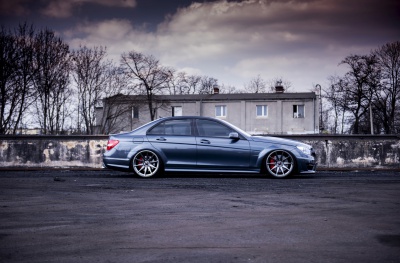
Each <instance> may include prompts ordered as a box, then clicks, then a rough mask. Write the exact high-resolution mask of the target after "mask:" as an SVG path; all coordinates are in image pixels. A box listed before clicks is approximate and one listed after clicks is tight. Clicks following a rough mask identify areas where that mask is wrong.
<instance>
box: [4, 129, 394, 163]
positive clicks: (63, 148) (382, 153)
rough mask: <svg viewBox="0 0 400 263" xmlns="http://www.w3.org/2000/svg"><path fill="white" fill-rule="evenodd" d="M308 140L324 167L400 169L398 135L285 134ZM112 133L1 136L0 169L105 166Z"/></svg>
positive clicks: (283, 136)
mask: <svg viewBox="0 0 400 263" xmlns="http://www.w3.org/2000/svg"><path fill="white" fill-rule="evenodd" d="M279 137H282V138H288V139H293V140H298V141H302V142H305V143H308V144H310V145H312V146H313V147H314V149H315V150H316V153H317V162H318V167H319V168H320V169H338V170H340V169H344V170H348V169H349V170H354V169H390V170H399V169H400V136H398V135H375V136H374V135H363V136H359V135H335V136H332V135H281V136H279ZM107 138H108V136H74V135H71V136H39V135H37V136H27V135H21V136H0V169H31V168H45V169H51V168H66V169H71V168H72V169H78V168H79V169H81V168H89V169H95V168H101V164H102V153H103V152H104V150H105V147H106V145H107Z"/></svg>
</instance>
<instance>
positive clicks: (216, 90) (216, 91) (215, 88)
mask: <svg viewBox="0 0 400 263" xmlns="http://www.w3.org/2000/svg"><path fill="white" fill-rule="evenodd" d="M213 88H214V94H219V88H218V86H217V85H214V86H213Z"/></svg>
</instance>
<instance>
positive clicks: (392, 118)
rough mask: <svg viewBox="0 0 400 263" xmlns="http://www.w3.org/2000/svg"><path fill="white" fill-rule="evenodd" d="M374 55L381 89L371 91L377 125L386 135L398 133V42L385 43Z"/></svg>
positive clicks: (399, 73) (399, 79) (399, 85)
mask: <svg viewBox="0 0 400 263" xmlns="http://www.w3.org/2000/svg"><path fill="white" fill-rule="evenodd" d="M373 54H374V55H375V57H376V59H377V61H378V65H379V68H380V72H381V77H382V81H381V88H380V89H375V90H373V93H374V97H375V100H374V105H375V107H376V108H377V109H378V110H377V112H376V113H377V114H376V115H375V116H377V117H378V118H379V123H382V124H383V129H384V131H385V133H386V134H390V133H400V114H399V113H400V112H399V111H400V105H399V103H400V42H399V41H396V42H393V43H387V44H385V45H383V46H381V47H379V48H378V49H376V50H375V51H374V52H373Z"/></svg>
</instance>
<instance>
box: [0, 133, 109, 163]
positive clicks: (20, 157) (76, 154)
mask: <svg viewBox="0 0 400 263" xmlns="http://www.w3.org/2000/svg"><path fill="white" fill-rule="evenodd" d="M107 138H108V137H107V136H0V167H2V168H4V167H23V168H73V167H85V168H101V163H102V153H103V151H104V149H105V147H106V145H107Z"/></svg>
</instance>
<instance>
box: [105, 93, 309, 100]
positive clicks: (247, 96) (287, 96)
mask: <svg viewBox="0 0 400 263" xmlns="http://www.w3.org/2000/svg"><path fill="white" fill-rule="evenodd" d="M116 97H118V100H120V101H124V100H126V101H135V100H143V99H144V100H145V99H146V96H145V95H121V94H119V95H116V96H114V97H111V98H114V99H116ZM316 98H317V96H316V94H315V92H300V93H233V94H221V93H220V94H189V95H154V99H155V100H159V101H199V100H201V101H221V100H223V101H230V100H234V101H240V100H296V99H316ZM107 99H110V98H107Z"/></svg>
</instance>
